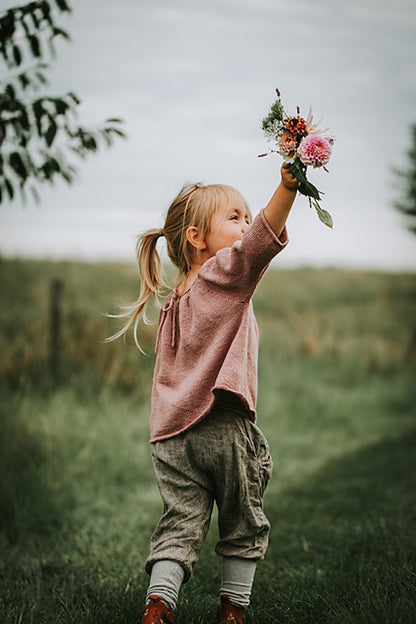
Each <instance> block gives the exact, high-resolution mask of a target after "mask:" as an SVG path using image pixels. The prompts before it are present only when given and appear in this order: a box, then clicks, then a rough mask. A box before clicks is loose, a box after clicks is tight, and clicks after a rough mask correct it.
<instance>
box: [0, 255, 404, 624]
mask: <svg viewBox="0 0 416 624" xmlns="http://www.w3.org/2000/svg"><path fill="white" fill-rule="evenodd" d="M56 277H58V278H60V279H62V280H64V295H63V321H64V323H63V332H62V341H61V359H60V367H59V375H57V374H54V373H56V371H51V370H50V365H49V345H48V340H49V338H48V332H49V329H48V328H49V320H48V309H49V303H48V299H49V286H50V282H51V279H53V278H56ZM0 285H1V289H2V292H3V293H5V295H6V296H5V297H4V300H3V304H2V307H1V313H0V367H1V371H2V382H1V386H0V418H1V432H2V433H1V437H0V553H1V557H0V562H1V563H0V621H1V622H5V623H7V624H9V623H10V624H12V623H13V624H14V623H17V622H21V623H26V622H27V623H29V622H34V623H36V624H37V623H39V624H41V623H43V622H48V623H49V622H54V623H65V624H66V623H72V622H73V623H75V622H76V623H77V624H79V623H81V622H82V623H97V624H98V623H103V624H105V623H108V624H109V623H115V624H118V623H120V624H121V623H128V622H138V621H140V616H141V612H142V607H143V597H144V593H145V588H146V585H147V580H148V579H147V577H146V575H145V573H144V571H143V562H144V559H145V557H146V555H147V549H148V541H149V538H150V535H151V532H152V530H153V528H154V525H155V522H156V521H157V519H158V516H159V514H160V512H161V503H160V501H159V495H158V492H157V488H156V486H155V483H154V479H153V475H152V469H151V461H150V450H149V446H148V414H149V389H150V383H151V371H152V367H153V354H152V336H153V333H154V328H153V329H152V328H150V329H148V330H146V331H147V333H146V335H145V341H146V345H145V346H146V350H147V352H148V355H147V356H145V357H144V356H141V355H139V354H138V352H137V350H135V348H134V347H133V346H132V344H131V343H129V344H127V345H124V344H123V343H122V342H119V343H115V344H109V345H106V344H103V342H102V341H103V339H104V338H105V337H106V336H108V335H109V334H110V333H111V331H113V330H114V325H112V324H111V322H109V321H108V319H106V318H105V316H103V314H102V313H103V312H104V311H115V304H116V303H117V302H126V301H129V300H131V299H133V298H134V297H135V295H136V291H137V277H136V273H135V270H134V269H133V268H131V267H128V266H124V265H114V266H113V265H85V264H78V263H52V262H26V261H18V260H16V261H2V262H1V263H0ZM415 287H416V277H415V275H412V274H407V275H406V274H405V275H390V274H379V273H364V272H351V271H338V270H319V271H318V270H317V271H314V270H308V269H304V270H294V271H269V273H267V274H266V276H265V279H264V281H263V282H262V283H261V285H260V287H259V289H258V292H257V293H256V297H255V308H256V313H257V318H258V321H259V327H260V333H261V351H260V367H259V382H260V387H259V405H258V407H259V410H258V411H259V424H260V425H261V427H262V428H263V430H264V431H265V433H266V435H267V437H268V438H269V440H270V444H271V448H272V453H273V456H274V461H275V470H274V476H273V478H272V481H271V483H270V485H269V488H268V490H267V494H266V501H265V506H266V512H267V515H268V517H269V518H270V520H271V523H272V531H271V536H270V547H269V550H268V553H267V555H266V558H265V560H264V561H263V562H261V563H260V564H259V566H258V571H257V575H256V580H255V587H254V593H253V599H252V605H251V606H250V608H249V610H248V613H247V617H246V621H247V623H248V624H254V623H260V622H266V623H270V624H272V623H277V622H286V623H293V624H298V623H340V624H341V623H342V624H344V623H345V624H348V623H351V624H352V623H356V624H361V623H367V622H368V623H370V622H371V623H372V622H374V623H377V624H381V623H383V624H384V623H386V624H388V623H391V624H396V623H404V624H407V623H409V624H410V623H413V622H414V621H415V619H416V605H415V598H414V596H415V595H416V594H415V590H416V586H415V585H416V583H415V556H416V539H415V531H414V527H415V521H416V517H415V516H416V496H415V492H416V482H415V481H416V471H415V459H416V426H415V381H414V380H415V359H416V358H415V352H414V344H413V338H412V337H413V334H414V329H415V324H416V321H415V319H416V314H415V311H416V297H415ZM216 539H217V532H216V526H215V521H214V522H213V523H212V526H211V529H210V532H209V535H208V538H207V541H206V544H205V546H204V549H203V552H202V556H201V559H200V561H199V563H198V565H197V566H196V569H195V573H194V575H193V577H192V579H191V580H190V582H189V583H188V584H187V585H186V586H185V587H184V588H183V591H182V593H181V600H180V604H179V606H178V612H177V616H178V621H179V622H180V623H181V624H190V623H200V624H208V623H209V622H214V621H215V609H216V603H217V590H218V585H219V561H218V557H217V556H216V555H215V554H214V552H213V547H214V545H215V541H216Z"/></svg>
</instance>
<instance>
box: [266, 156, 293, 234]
mask: <svg viewBox="0 0 416 624" xmlns="http://www.w3.org/2000/svg"><path fill="white" fill-rule="evenodd" d="M280 171H281V174H282V180H281V182H280V184H279V186H278V187H277V189H276V190H275V192H274V193H273V196H272V198H271V200H270V201H269V203H268V204H267V206H266V207H265V209H264V216H265V218H266V221H267V223H268V224H269V225H270V227H271V228H272V230H273V232H274V233H275V234H276V236H278V237H279V236H280V235H281V233H282V231H283V228H284V227H285V224H286V219H287V217H288V215H289V212H290V209H291V208H292V204H293V202H294V200H295V197H296V192H297V189H298V187H299V182H298V181H297V180H296V178H294V177H293V175H292V174H291V173H290V168H289V165H288V164H287V163H284V164H283V165H282V168H281V170H280Z"/></svg>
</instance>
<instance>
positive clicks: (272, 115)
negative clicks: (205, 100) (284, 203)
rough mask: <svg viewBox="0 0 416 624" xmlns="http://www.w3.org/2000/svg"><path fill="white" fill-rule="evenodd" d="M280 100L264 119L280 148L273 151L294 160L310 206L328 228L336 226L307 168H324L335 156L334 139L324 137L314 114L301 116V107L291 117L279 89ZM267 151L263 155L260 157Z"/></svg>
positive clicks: (293, 166)
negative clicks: (314, 119) (309, 178)
mask: <svg viewBox="0 0 416 624" xmlns="http://www.w3.org/2000/svg"><path fill="white" fill-rule="evenodd" d="M276 93H277V98H278V99H277V100H276V102H274V104H272V107H271V109H270V112H269V114H268V115H267V117H265V118H264V119H263V123H262V128H263V132H264V134H265V136H266V137H267V138H268V139H271V140H273V141H274V142H275V143H276V146H277V149H272V150H270V151H269V152H268V153H267V154H269V153H271V152H277V153H279V154H280V155H281V156H282V157H283V159H284V160H285V161H286V162H287V163H290V170H291V172H292V175H293V176H294V177H295V178H296V179H297V180H298V181H299V182H300V186H299V192H300V193H302V195H306V197H307V198H308V199H309V205H310V206H311V207H313V208H315V210H316V212H317V214H318V217H319V219H320V220H321V221H322V223H324V224H325V225H327V226H328V227H331V228H332V226H333V221H332V217H331V215H330V214H329V212H327V211H326V210H324V209H323V208H321V206H320V203H319V202H320V201H321V194H322V191H318V189H317V188H316V186H314V185H313V184H311V182H309V180H308V179H307V177H306V169H307V167H314V168H316V167H323V168H324V169H325V171H328V169H326V167H325V165H326V164H327V163H328V161H329V158H330V156H331V151H332V146H333V144H334V139H333V138H332V137H330V136H324V132H326V131H321V130H318V129H317V128H316V127H315V126H314V125H313V118H312V113H311V112H309V115H308V116H307V118H306V119H304V118H303V117H301V116H300V110H299V107H298V109H297V115H296V116H295V117H289V116H288V115H287V114H286V112H285V109H284V108H283V104H282V102H281V100H280V92H279V89H276ZM267 154H259V156H260V157H262V156H267Z"/></svg>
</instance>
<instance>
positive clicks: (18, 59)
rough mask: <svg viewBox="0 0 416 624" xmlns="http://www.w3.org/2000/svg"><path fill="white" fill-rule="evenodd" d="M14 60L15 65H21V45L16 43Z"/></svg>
mask: <svg viewBox="0 0 416 624" xmlns="http://www.w3.org/2000/svg"><path fill="white" fill-rule="evenodd" d="M13 60H14V62H15V65H20V64H21V62H22V53H21V52H20V48H19V46H17V45H16V44H14V45H13Z"/></svg>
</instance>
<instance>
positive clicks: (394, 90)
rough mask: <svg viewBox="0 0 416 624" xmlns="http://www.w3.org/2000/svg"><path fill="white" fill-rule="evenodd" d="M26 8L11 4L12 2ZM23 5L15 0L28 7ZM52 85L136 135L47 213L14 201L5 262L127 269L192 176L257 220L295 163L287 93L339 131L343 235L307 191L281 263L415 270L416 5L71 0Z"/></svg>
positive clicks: (320, 175)
mask: <svg viewBox="0 0 416 624" xmlns="http://www.w3.org/2000/svg"><path fill="white" fill-rule="evenodd" d="M11 4H12V3H11V2H10V1H7V0H0V7H1V8H2V9H4V8H8V7H9V6H10V5H11ZM16 4H17V3H16ZM71 6H72V7H73V13H72V15H71V16H69V17H68V18H63V19H62V20H61V23H62V26H63V27H64V28H66V29H67V30H68V31H69V33H70V34H71V37H72V43H70V44H67V43H65V42H63V43H61V44H60V45H59V52H58V57H57V60H56V61H55V62H54V64H53V65H52V66H51V71H50V86H49V89H48V90H49V92H50V93H51V94H52V95H62V94H64V93H66V92H67V91H70V90H72V91H74V92H75V93H77V94H78V95H79V96H80V97H81V99H82V102H83V103H82V107H81V113H80V120H81V121H82V123H84V124H85V125H90V126H94V125H99V124H100V123H101V122H102V121H103V120H104V119H105V118H107V117H113V116H120V117H122V118H123V119H124V121H125V130H126V132H127V134H128V137H129V138H128V140H127V141H121V140H120V141H119V142H118V143H117V145H116V146H115V147H113V148H111V149H103V150H102V151H101V152H100V154H99V155H98V156H91V157H90V158H89V159H88V161H85V162H83V163H81V168H80V173H79V176H78V180H77V183H76V184H75V185H74V186H71V187H67V186H66V185H64V184H63V183H62V184H59V185H57V186H56V187H54V188H53V189H52V190H50V189H49V188H45V189H41V196H42V204H41V206H36V205H28V206H26V207H23V206H21V205H19V204H13V205H10V206H5V205H2V206H0V223H1V227H0V253H1V254H2V255H5V256H10V255H23V256H26V257H27V256H29V257H31V256H32V257H52V258H68V257H70V258H82V259H89V260H96V259H97V260H98V259H104V260H113V259H114V260H127V261H132V262H134V261H135V260H134V258H135V255H134V245H135V238H136V235H137V234H139V233H140V232H142V231H144V230H145V229H147V228H149V227H154V226H159V225H162V223H163V221H162V218H163V214H164V213H165V211H166V209H167V208H168V206H169V203H170V201H171V200H172V199H173V198H174V197H175V195H176V194H177V192H178V191H179V189H180V188H181V187H182V185H183V184H184V183H185V182H187V181H201V182H205V183H211V182H222V183H226V184H231V185H233V186H236V187H237V188H238V189H239V190H240V191H241V192H242V193H243V195H244V196H245V197H246V199H247V200H248V202H249V204H250V206H251V208H252V211H253V213H254V214H256V213H257V212H258V211H259V210H260V209H261V208H262V207H263V206H264V205H265V204H266V203H267V201H268V199H269V197H270V195H271V194H272V192H273V190H274V187H275V185H276V184H277V183H278V181H279V169H280V164H281V159H280V158H279V157H277V156H275V155H271V156H268V157H267V158H262V159H259V158H257V155H258V154H259V153H262V152H264V151H265V150H266V149H267V148H268V147H269V146H268V144H267V143H266V141H265V138H264V136H263V134H262V131H261V120H262V118H263V117H264V116H265V115H266V114H267V112H268V110H269V108H270V105H271V104H272V102H273V101H274V99H275V87H279V89H280V91H281V93H282V99H283V102H284V104H285V107H286V110H287V111H288V112H289V113H295V112H296V106H300V108H301V112H302V113H304V114H305V115H306V114H307V112H308V109H309V107H310V106H312V108H313V112H314V115H315V118H317V119H320V118H323V122H322V125H323V126H324V127H329V128H330V130H331V133H332V134H333V135H334V136H335V138H336V143H335V146H334V151H333V157H332V159H331V162H330V166H329V169H330V173H325V172H324V171H321V170H319V171H314V172H312V174H311V179H312V180H313V181H314V182H315V184H316V185H317V186H318V187H319V188H320V189H322V190H323V191H325V196H324V200H323V207H324V208H326V209H327V210H328V211H329V212H330V213H331V214H332V216H333V219H334V223H335V227H334V230H332V231H331V230H330V229H328V228H326V227H325V226H324V225H322V224H321V223H320V222H319V221H318V219H317V217H316V215H315V213H313V212H312V211H311V210H310V209H309V207H308V202H307V200H306V199H305V198H304V197H302V196H300V197H299V198H298V199H297V200H296V203H295V206H294V209H293V211H292V214H291V216H290V218H289V223H288V228H289V236H290V239H291V243H290V245H289V247H288V248H287V250H285V252H284V254H281V255H280V256H279V259H278V262H279V263H280V264H281V266H285V267H288V266H297V265H312V266H346V267H353V268H371V269H381V270H403V269H404V270H415V269H416V237H415V236H414V235H412V234H410V233H409V232H408V231H407V230H406V228H405V226H404V222H403V219H402V217H401V216H400V215H399V214H398V213H397V212H396V211H395V210H394V209H393V207H392V204H393V201H394V199H396V198H397V191H396V189H395V186H394V185H395V177H394V176H393V174H392V168H393V167H402V166H405V165H406V151H407V150H408V149H409V147H410V144H409V140H410V132H409V128H410V124H411V123H413V122H414V121H416V26H415V25H416V3H415V2H414V0H394V2H393V1H390V2H388V1H387V0H349V1H348V2H341V1H337V0H314V1H313V2H311V1H310V0H210V1H209V0H113V1H109V0H72V2H71Z"/></svg>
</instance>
